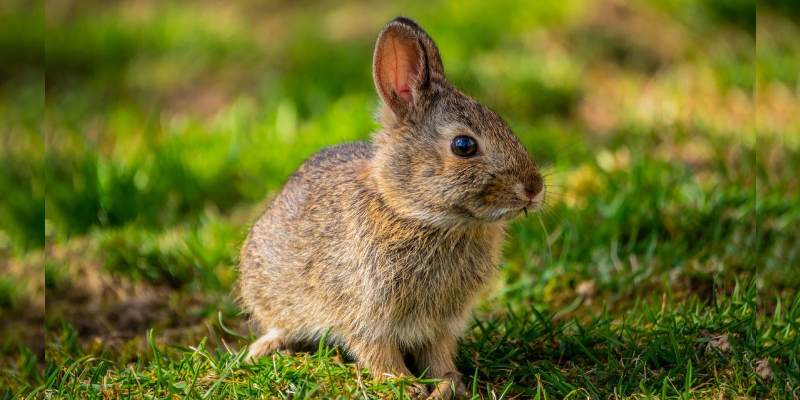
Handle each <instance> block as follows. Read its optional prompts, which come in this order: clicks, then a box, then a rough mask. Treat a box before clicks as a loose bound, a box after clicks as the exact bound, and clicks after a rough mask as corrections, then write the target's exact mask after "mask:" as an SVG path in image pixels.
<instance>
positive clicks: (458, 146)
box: [450, 135, 478, 157]
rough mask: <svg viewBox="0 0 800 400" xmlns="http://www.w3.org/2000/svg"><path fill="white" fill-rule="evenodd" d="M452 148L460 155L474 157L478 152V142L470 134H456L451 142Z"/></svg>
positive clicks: (454, 152)
mask: <svg viewBox="0 0 800 400" xmlns="http://www.w3.org/2000/svg"><path fill="white" fill-rule="evenodd" d="M450 150H452V151H453V154H455V155H457V156H459V157H472V156H474V155H475V154H476V153H477V152H478V142H476V141H475V139H473V138H472V137H470V136H466V135H461V136H456V137H455V138H454V139H453V142H452V143H450Z"/></svg>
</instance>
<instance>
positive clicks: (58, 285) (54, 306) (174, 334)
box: [47, 240, 247, 354]
mask: <svg viewBox="0 0 800 400" xmlns="http://www.w3.org/2000/svg"><path fill="white" fill-rule="evenodd" d="M48 262H49V263H51V264H52V265H58V266H59V268H61V269H62V271H61V272H60V273H59V276H60V278H58V279H54V281H55V282H53V284H52V287H48V291H47V328H48V332H49V333H56V332H60V329H61V328H62V326H63V324H64V323H65V322H66V323H68V324H69V325H70V326H71V327H72V328H73V329H74V330H75V332H76V333H77V336H78V341H79V342H80V344H81V345H82V346H83V347H84V348H86V349H89V351H90V352H95V351H99V350H100V349H108V350H112V351H121V350H123V349H130V350H133V353H134V354H136V353H138V352H140V351H141V350H143V349H144V348H145V347H146V340H145V338H146V333H147V331H148V330H149V329H151V328H152V329H155V331H156V334H157V337H158V338H159V342H168V343H175V344H183V345H193V344H195V343H196V342H197V341H198V340H199V339H200V338H202V337H204V336H208V337H209V338H210V341H211V344H222V343H221V342H220V338H224V337H225V336H226V335H225V334H224V332H221V331H220V330H218V329H216V328H215V326H216V320H217V313H218V312H219V310H223V314H226V315H228V317H226V319H225V323H226V325H227V326H229V327H232V328H233V329H235V330H236V331H244V332H246V331H247V329H246V328H244V327H243V326H242V322H241V320H240V319H239V318H235V317H233V316H231V315H230V314H232V313H234V312H235V309H234V308H233V306H232V301H231V300H230V298H229V296H227V293H201V292H200V291H191V290H186V291H179V290H175V289H173V288H170V287H168V286H158V285H153V284H150V283H148V282H144V281H136V280H132V279H129V278H128V277H125V276H121V275H119V274H114V273H111V272H109V271H107V270H106V269H105V268H103V266H102V265H103V263H102V255H100V254H97V252H96V251H95V249H92V245H91V244H90V243H89V242H88V241H85V240H78V241H73V242H70V243H69V244H68V245H64V246H52V249H51V250H50V251H49V254H48ZM214 342H216V343H214ZM131 346H132V347H133V349H131ZM92 349H94V350H92Z"/></svg>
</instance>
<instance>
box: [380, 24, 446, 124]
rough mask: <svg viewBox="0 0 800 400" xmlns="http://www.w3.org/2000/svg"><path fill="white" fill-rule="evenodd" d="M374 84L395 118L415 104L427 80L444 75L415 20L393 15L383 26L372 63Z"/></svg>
mask: <svg viewBox="0 0 800 400" xmlns="http://www.w3.org/2000/svg"><path fill="white" fill-rule="evenodd" d="M372 67H373V68H372V76H373V79H374V80H375V88H376V89H377V90H378V94H379V95H380V96H381V99H382V100H383V102H384V103H385V104H386V105H387V106H389V108H390V109H391V110H392V112H393V113H394V114H395V115H396V116H397V117H398V118H399V119H403V118H405V117H406V116H407V115H408V113H409V111H410V110H411V109H412V108H413V106H414V105H415V104H417V103H418V102H419V100H420V98H421V97H422V96H424V95H425V91H426V90H427V89H428V88H429V87H430V83H431V80H433V79H444V68H443V67H442V59H441V57H440V56H439V50H438V49H437V48H436V44H435V43H434V42H433V40H432V39H431V38H430V36H428V34H427V33H425V31H424V30H422V28H420V27H419V25H417V23H416V22H414V21H412V20H410V19H408V18H405V17H397V18H395V19H393V20H392V21H391V22H389V24H387V25H386V27H385V28H383V31H381V33H380V35H379V36H378V42H377V43H376V45H375V55H374V58H373V64H372Z"/></svg>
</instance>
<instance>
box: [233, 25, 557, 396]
mask: <svg viewBox="0 0 800 400" xmlns="http://www.w3.org/2000/svg"><path fill="white" fill-rule="evenodd" d="M386 46H392V48H391V49H387V48H386ZM402 63H405V66H400V67H398V65H399V64H402ZM387 71H390V72H387ZM374 72H375V83H376V87H377V90H378V93H379V95H380V96H381V98H382V100H383V104H384V105H383V107H382V109H381V110H380V112H379V118H380V120H381V122H382V124H383V130H382V131H380V132H378V133H377V134H375V137H374V140H373V143H351V144H344V145H339V146H335V147H332V148H329V149H326V150H323V151H321V152H320V153H318V154H316V155H315V156H313V157H312V158H310V159H309V160H307V161H306V162H305V163H304V164H303V165H302V166H301V167H300V169H299V170H298V171H297V172H296V173H295V174H294V175H293V176H292V177H291V178H290V179H289V181H288V182H287V183H286V185H285V187H284V188H283V190H282V191H281V193H280V194H279V195H278V196H277V197H276V198H275V200H274V201H273V202H272V203H271V204H270V206H269V208H268V209H267V210H266V212H265V213H264V214H263V215H262V216H261V218H260V219H259V220H258V221H257V222H256V224H255V225H254V226H253V227H252V229H251V231H250V234H249V235H248V237H247V240H246V241H245V243H244V246H243V247H242V252H241V262H240V270H241V278H240V285H241V288H240V289H241V300H242V303H243V305H244V307H245V309H246V310H247V311H249V313H250V314H251V316H252V318H253V319H254V320H255V322H256V323H257V324H258V326H259V328H260V329H261V330H262V332H263V333H264V334H265V336H263V337H262V338H261V339H259V340H258V341H257V342H255V343H254V344H253V345H251V349H250V352H251V355H252V356H254V357H255V356H259V355H264V354H267V353H269V352H272V351H276V350H290V349H291V348H292V347H293V346H294V345H295V344H297V343H301V342H307V341H313V340H318V339H319V338H320V337H321V336H322V335H323V334H324V333H325V332H329V338H330V340H331V341H332V342H333V343H337V344H341V345H343V346H344V347H345V348H346V349H347V350H348V352H350V353H351V354H352V355H353V356H354V357H355V358H356V359H357V360H358V361H359V362H360V363H361V364H362V365H364V366H366V367H368V368H369V369H370V370H371V372H372V373H373V375H375V376H377V377H382V376H384V375H385V374H391V375H404V374H409V373H410V371H409V369H408V368H407V366H406V365H405V363H404V361H403V355H404V354H410V355H411V356H413V358H414V361H415V364H417V367H418V368H419V370H420V371H422V370H425V369H427V370H428V374H429V376H432V377H436V378H442V379H444V381H443V385H440V386H439V387H437V388H436V389H435V390H434V394H433V395H434V396H436V397H447V396H449V395H450V394H452V393H453V391H455V392H457V393H463V391H464V386H463V384H461V381H460V375H459V373H458V371H456V368H455V365H454V362H453V358H454V355H455V351H456V342H457V338H458V336H459V335H460V334H461V333H462V331H463V329H464V327H465V323H466V321H467V318H468V316H469V312H470V305H471V304H472V303H473V301H474V300H475V297H476V296H477V294H478V293H479V292H480V291H481V289H483V288H485V287H486V286H487V284H489V283H490V282H491V281H492V278H493V277H494V275H495V270H496V265H497V264H498V261H499V255H500V250H501V244H502V240H503V237H504V230H505V225H506V221H507V220H509V219H510V218H513V217H514V216H517V215H519V214H520V212H521V211H522V209H523V207H529V208H536V207H538V206H539V205H541V202H542V201H543V195H544V193H543V188H542V178H541V175H540V174H539V173H538V172H537V171H536V168H535V167H534V165H533V163H532V162H531V160H530V159H529V157H528V155H527V153H526V151H525V149H524V148H523V147H522V145H521V144H520V143H519V141H518V140H517V138H516V137H515V136H514V134H513V133H512V132H511V130H510V129H509V128H508V126H507V125H506V124H505V122H503V120H502V119H501V118H500V117H499V116H497V115H496V114H495V113H494V112H492V111H490V110H488V109H487V108H486V107H484V106H482V105H481V104H479V103H478V102H476V101H475V100H473V99H471V98H469V97H468V96H466V95H464V94H463V93H461V92H460V91H458V90H457V89H456V88H454V87H453V86H452V85H451V84H450V83H449V82H448V81H446V79H445V76H444V68H443V67H442V64H441V58H440V56H439V53H438V50H437V48H436V45H435V44H434V42H433V41H432V40H431V39H430V37H428V35H427V34H426V33H425V32H424V31H423V30H422V29H421V28H420V27H419V26H417V25H416V23H414V22H413V21H411V20H408V19H406V18H402V17H399V18H396V19H395V20H393V21H392V22H390V23H389V24H388V25H387V26H386V28H384V30H383V31H382V32H381V34H380V36H379V38H378V43H377V45H376V51H375V65H374ZM462 134H467V135H471V136H473V137H474V138H476V140H477V141H478V145H479V147H478V148H479V153H478V155H477V156H475V157H472V158H461V157H458V156H456V155H454V154H452V152H451V150H450V142H451V141H452V139H453V138H454V137H455V136H457V135H462ZM526 191H527V194H526ZM534 195H536V196H535V197H534Z"/></svg>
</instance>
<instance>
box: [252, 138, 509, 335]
mask: <svg viewBox="0 0 800 400" xmlns="http://www.w3.org/2000/svg"><path fill="white" fill-rule="evenodd" d="M373 154H374V149H373V147H372V145H371V144H368V143H352V144H345V145H340V146H336V147H333V148H329V149H326V150H323V151H322V152H320V153H318V154H317V155H315V156H313V157H312V158H311V159H309V160H308V161H306V163H305V164H303V166H302V167H301V168H300V169H299V170H298V172H297V173H296V174H295V175H294V176H293V177H292V178H291V179H290V180H289V182H288V183H287V184H286V186H285V187H284V189H283V191H282V192H281V193H280V194H279V195H278V196H277V197H276V198H275V199H274V200H273V201H272V203H271V205H270V207H269V209H268V210H267V211H266V212H265V213H264V215H263V216H262V217H261V218H260V219H259V221H258V222H257V223H256V224H255V226H254V227H253V229H252V231H251V233H250V235H249V237H248V238H247V241H246V243H245V245H244V247H243V249H242V256H241V259H242V260H243V262H242V266H241V271H242V296H243V299H244V302H245V304H248V305H251V307H250V308H251V312H252V313H253V315H254V316H255V319H256V321H258V323H259V325H260V328H261V329H263V330H264V331H268V330H269V329H281V330H282V331H283V333H284V335H285V337H286V339H287V340H290V341H298V342H299V341H307V340H315V339H318V338H319V337H320V335H322V334H323V333H324V332H325V331H326V329H330V334H331V336H330V337H329V338H330V339H331V340H333V341H335V342H339V343H346V338H348V337H359V338H363V339H365V340H373V339H376V338H391V340H392V341H393V342H395V343H396V344H397V345H398V346H400V347H401V348H403V349H410V348H413V347H415V346H419V345H423V344H425V343H429V342H431V341H433V340H434V339H436V338H437V337H439V336H442V335H458V334H460V333H461V332H462V330H463V328H464V322H465V318H466V317H467V316H468V315H467V313H468V311H469V305H470V304H471V301H472V297H473V296H474V295H475V294H476V293H477V292H478V291H479V289H480V288H481V287H483V286H484V285H485V284H486V283H487V282H488V281H489V280H490V279H491V277H492V275H493V271H494V270H495V266H496V265H497V255H498V254H499V250H500V249H499V247H500V245H501V240H502V236H503V230H504V226H503V225H504V224H502V223H494V224H488V225H485V224H480V225H473V226H464V227H458V228H452V229H445V228H438V227H431V226H427V225H424V224H420V223H419V222H418V221H415V220H411V219H407V218H403V217H401V216H399V215H397V214H395V213H393V212H392V210H391V209H390V208H388V207H387V205H386V203H385V202H384V201H383V199H382V198H381V195H380V193H379V192H378V191H377V189H376V187H375V184H374V182H373V177H372V174H371V170H370V162H371V160H372V157H373ZM309 238H316V239H318V240H315V245H314V246H309V245H308V240H309Z"/></svg>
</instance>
